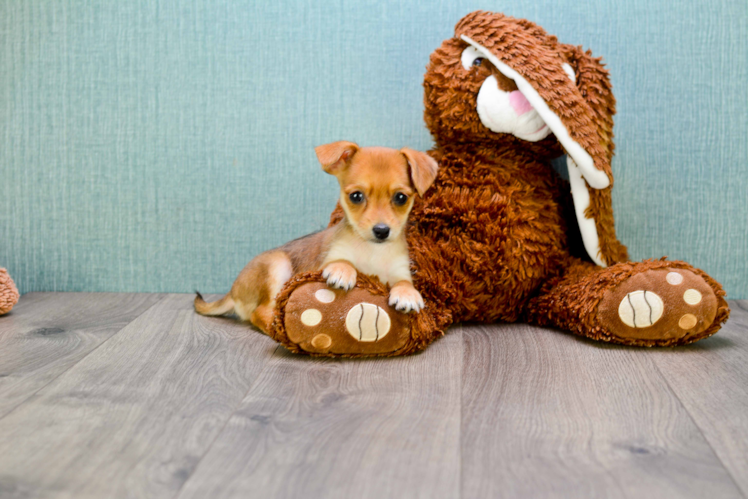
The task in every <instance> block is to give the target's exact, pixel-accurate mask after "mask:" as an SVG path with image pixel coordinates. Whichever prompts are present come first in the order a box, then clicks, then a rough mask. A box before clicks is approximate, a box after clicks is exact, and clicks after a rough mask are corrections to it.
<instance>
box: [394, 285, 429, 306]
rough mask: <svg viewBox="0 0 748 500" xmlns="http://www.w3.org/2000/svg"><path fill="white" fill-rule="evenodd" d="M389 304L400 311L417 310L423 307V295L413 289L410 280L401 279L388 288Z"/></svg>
mask: <svg viewBox="0 0 748 500" xmlns="http://www.w3.org/2000/svg"><path fill="white" fill-rule="evenodd" d="M390 305H391V306H394V307H395V309H397V310H398V311H400V312H404V313H409V312H410V311H415V312H419V311H420V310H421V309H423V308H424V307H425V304H424V303H423V297H421V294H420V293H418V290H416V289H415V287H414V286H413V283H411V282H410V280H402V281H398V282H397V283H395V286H393V287H392V289H391V290H390Z"/></svg>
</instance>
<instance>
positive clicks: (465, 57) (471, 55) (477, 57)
mask: <svg viewBox="0 0 748 500" xmlns="http://www.w3.org/2000/svg"><path fill="white" fill-rule="evenodd" d="M483 59H484V58H483V54H481V53H480V52H478V49H476V48H475V47H473V46H472V45H470V46H468V47H466V48H465V50H463V51H462V55H461V56H460V61H461V62H462V67H463V68H465V69H466V70H470V69H471V68H472V67H474V66H480V65H481V64H483Z"/></svg>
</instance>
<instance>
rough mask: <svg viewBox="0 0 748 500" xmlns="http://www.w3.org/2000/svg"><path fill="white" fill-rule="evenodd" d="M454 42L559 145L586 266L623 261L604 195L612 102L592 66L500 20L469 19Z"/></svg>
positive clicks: (574, 51) (523, 24)
mask: <svg viewBox="0 0 748 500" xmlns="http://www.w3.org/2000/svg"><path fill="white" fill-rule="evenodd" d="M455 35H456V36H457V37H460V38H461V39H462V40H464V41H465V42H466V43H468V44H470V45H472V46H473V47H474V48H475V49H476V50H477V51H478V52H480V53H481V55H482V56H483V57H485V58H486V59H488V60H489V61H490V62H491V63H492V64H493V65H494V66H495V67H496V69H498V70H499V71H500V72H501V73H502V74H503V75H504V76H506V77H508V78H510V79H512V80H514V83H515V84H516V85H517V88H518V89H519V91H520V92H522V94H523V95H524V96H525V98H527V100H528V101H529V102H530V104H531V105H532V107H533V108H534V109H535V110H536V111H537V112H538V114H539V115H540V116H541V118H543V121H545V123H546V124H547V125H548V127H549V128H550V129H551V131H553V134H554V135H555V136H556V139H558V141H559V142H560V143H561V145H562V146H563V148H564V150H565V151H566V153H567V157H568V158H569V163H568V164H569V177H570V180H571V185H572V194H573V198H574V206H575V210H576V213H577V219H578V221H579V226H580V227H579V228H580V231H581V233H582V238H583V240H584V246H585V249H586V250H587V253H588V254H589V255H590V257H591V258H592V260H593V261H595V262H596V263H597V264H599V265H603V266H604V265H610V264H613V263H615V262H618V261H621V260H626V259H627V255H626V248H625V247H624V246H623V245H621V243H620V242H619V241H618V240H617V239H616V236H615V227H614V223H613V209H612V204H611V196H610V189H611V187H612V185H613V173H612V170H611V165H610V161H611V158H612V156H613V114H614V113H615V100H614V99H613V95H612V93H611V91H610V82H609V80H608V74H607V71H605V69H603V67H602V64H600V61H599V59H593V58H592V56H591V55H590V54H589V53H584V52H582V51H581V50H580V49H578V48H576V47H572V46H568V45H562V44H560V43H558V40H557V39H556V37H554V36H550V35H548V34H546V33H545V31H544V30H543V29H542V28H540V27H539V26H537V25H535V24H533V23H531V22H529V21H526V20H518V19H514V18H511V17H507V16H504V15H503V14H495V13H491V12H482V11H477V12H473V13H471V14H468V15H467V16H465V17H464V18H462V19H461V20H460V22H459V23H458V24H457V27H456V28H455ZM590 188H592V189H590Z"/></svg>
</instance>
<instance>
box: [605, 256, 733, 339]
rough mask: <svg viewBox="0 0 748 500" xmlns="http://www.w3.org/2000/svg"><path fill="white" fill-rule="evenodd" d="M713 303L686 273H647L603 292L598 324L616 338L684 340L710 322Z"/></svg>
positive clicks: (698, 278)
mask: <svg viewBox="0 0 748 500" xmlns="http://www.w3.org/2000/svg"><path fill="white" fill-rule="evenodd" d="M718 305H719V304H718V299H717V296H716V295H715V293H714V290H713V289H712V287H711V286H709V284H707V282H706V281H705V280H704V278H702V277H701V276H699V275H697V274H694V273H693V272H691V271H689V270H687V269H678V268H664V269H650V270H648V271H644V272H641V273H638V274H634V275H633V276H631V277H630V278H628V279H626V280H625V281H623V282H621V283H620V284H618V285H617V286H616V287H615V288H613V289H610V290H608V291H606V292H605V294H604V295H603V299H602V301H601V302H600V307H599V308H598V312H597V315H598V320H599V322H600V326H602V327H603V328H604V329H606V330H608V331H609V332H610V333H612V334H613V335H615V336H616V337H618V338H619V339H630V340H632V341H633V342H634V343H636V342H637V341H639V342H641V341H645V342H646V341H648V340H658V341H661V340H677V339H685V338H686V337H688V338H689V341H693V340H697V339H699V338H701V335H700V334H702V333H703V332H705V331H706V330H707V328H709V327H710V326H711V325H712V323H713V322H714V318H715V316H716V314H717V308H718Z"/></svg>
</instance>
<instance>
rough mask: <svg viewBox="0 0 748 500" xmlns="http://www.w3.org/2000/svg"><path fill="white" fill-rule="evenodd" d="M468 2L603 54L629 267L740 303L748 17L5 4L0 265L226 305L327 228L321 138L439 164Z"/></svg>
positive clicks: (0, 48) (591, 5)
mask: <svg viewBox="0 0 748 500" xmlns="http://www.w3.org/2000/svg"><path fill="white" fill-rule="evenodd" d="M475 9H487V10H495V11H503V12H506V13H508V14H510V15H514V16H517V17H526V18H529V19H531V20H533V21H536V22H537V23H539V24H540V25H542V26H544V27H545V28H546V29H547V30H548V31H549V32H551V33H555V34H557V35H558V36H559V38H560V39H561V40H562V41H564V42H567V43H574V44H580V45H584V46H585V47H589V48H592V49H593V51H594V52H595V53H596V54H597V55H602V56H604V57H605V60H606V61H607V64H608V67H609V68H610V70H611V73H612V80H613V84H614V88H615V93H616V96H617V98H618V102H619V106H618V109H619V114H618V116H617V122H616V130H615V131H616V135H617V156H616V158H615V161H614V171H615V175H616V189H615V191H614V193H615V194H614V203H615V210H616V217H617V220H616V222H617V229H618V233H619V236H620V238H621V239H622V240H623V241H624V242H625V243H627V244H628V246H629V249H630V251H631V254H632V256H633V257H634V258H636V259H643V258H647V257H659V256H662V255H668V256H669V257H670V258H678V259H685V260H688V261H690V262H691V263H692V264H694V265H696V266H697V267H700V268H703V269H705V270H707V271H708V272H710V273H711V274H712V275H713V276H714V277H716V278H717V279H718V280H719V281H721V282H722V283H723V284H724V285H725V286H726V288H727V290H728V293H729V296H730V297H732V298H748V202H746V198H747V197H748V175H747V174H748V75H747V70H746V65H747V64H748V42H747V40H748V29H747V25H748V2H746V1H745V0H728V1H722V2H710V1H697V0H678V1H672V2H658V1H653V0H633V1H632V0H626V1H623V2H622V1H616V0H588V1H582V0H564V1H559V0H538V1H527V0H516V1H515V0H511V1H493V2H488V1H484V2H475V1H426V0H423V1H414V2H400V1H396V0H367V1H356V2H353V1H350V2H349V1H319V2H314V1H311V0H299V1H294V2H265V1H253V2H239V1H228V0H215V1H207V0H206V1H195V2H193V1H186V0H164V1H160V2H156V1H153V0H140V1H128V0H122V1H109V0H106V1H100V2H88V1H86V2H84V1H72V0H65V1H36V0H18V1H11V0H3V1H2V2H0V266H5V267H7V268H8V269H9V270H10V272H11V274H12V276H13V277H14V278H15V280H16V282H17V283H18V285H19V287H20V289H21V291H22V292H28V291H33V290H89V291H152V292H156V291H171V292H187V291H192V290H194V289H195V288H199V289H200V290H202V291H206V292H219V291H225V290H226V289H227V288H228V287H229V286H230V284H231V282H232V281H233V279H234V277H235V276H236V274H237V272H238V271H239V270H240V269H241V267H242V266H243V265H244V264H245V263H246V262H247V261H248V260H249V259H250V258H251V257H252V256H253V255H255V254H257V253H258V252H260V251H262V250H264V249H267V248H269V247H272V246H274V245H278V244H280V243H283V242H284V241H286V240H288V239H291V238H294V237H297V236H300V235H302V234H305V233H308V232H310V231H313V230H316V229H319V228H321V227H323V226H324V225H325V223H326V221H327V218H328V214H329V212H330V210H331V209H332V207H333V205H334V203H335V198H336V184H335V181H334V179H332V178H331V177H329V176H326V175H325V174H323V173H322V172H321V171H320V169H319V167H318V165H317V163H316V160H315V156H314V152H313V147H314V146H315V145H318V144H321V143H325V142H329V141H333V140H339V139H348V140H354V141H358V142H359V143H360V144H363V145H375V144H376V145H385V146H392V147H401V146H404V145H409V146H411V147H414V148H419V149H427V148H429V146H430V144H431V141H430V138H429V135H428V133H427V131H426V130H425V128H424V125H423V120H422V116H421V114H422V88H421V79H422V77H423V73H424V67H425V65H426V63H427V61H428V57H429V54H430V53H431V51H432V50H433V49H435V48H436V47H437V46H438V45H439V44H440V43H441V41H442V40H443V39H444V38H447V37H449V36H451V34H452V30H453V27H454V24H455V23H456V22H457V20H458V19H459V18H460V17H461V16H462V15H464V14H465V13H467V12H470V11H472V10H475Z"/></svg>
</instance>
